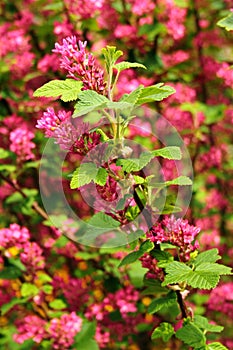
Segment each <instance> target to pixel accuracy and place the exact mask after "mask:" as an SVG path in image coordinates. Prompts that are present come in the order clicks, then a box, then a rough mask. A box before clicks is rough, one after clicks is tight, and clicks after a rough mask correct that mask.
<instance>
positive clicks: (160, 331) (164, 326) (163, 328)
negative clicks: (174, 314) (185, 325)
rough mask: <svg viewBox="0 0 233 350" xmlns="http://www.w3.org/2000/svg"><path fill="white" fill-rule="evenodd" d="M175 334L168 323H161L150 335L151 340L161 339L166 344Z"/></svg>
mask: <svg viewBox="0 0 233 350" xmlns="http://www.w3.org/2000/svg"><path fill="white" fill-rule="evenodd" d="M173 334H175V331H174V329H173V327H172V325H171V324H170V323H167V322H162V323H160V325H159V326H158V327H156V328H155V330H154V331H153V333H152V335H151V339H157V338H162V339H163V341H164V342H168V341H169V339H171V337H172V336H173Z"/></svg>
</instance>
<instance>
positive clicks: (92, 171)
mask: <svg viewBox="0 0 233 350" xmlns="http://www.w3.org/2000/svg"><path fill="white" fill-rule="evenodd" d="M97 173H98V168H97V166H96V164H95V163H82V164H81V165H80V166H79V167H78V168H77V169H76V170H75V171H74V172H73V174H72V179H71V182H70V188H71V189H72V190H73V189H75V188H79V187H81V186H84V185H87V184H89V183H90V182H91V181H94V180H95V178H96V176H97Z"/></svg>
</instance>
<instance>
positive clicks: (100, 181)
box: [94, 167, 108, 186]
mask: <svg viewBox="0 0 233 350" xmlns="http://www.w3.org/2000/svg"><path fill="white" fill-rule="evenodd" d="M107 178H108V172H107V170H106V169H105V168H102V167H101V168H99V169H98V172H97V174H96V177H95V179H94V182H95V183H96V184H97V185H100V186H104V185H106V182H107Z"/></svg>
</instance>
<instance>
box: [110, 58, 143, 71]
mask: <svg viewBox="0 0 233 350" xmlns="http://www.w3.org/2000/svg"><path fill="white" fill-rule="evenodd" d="M113 68H115V69H117V70H118V71H119V72H122V71H123V70H125V69H129V68H143V69H146V67H145V66H144V65H143V64H141V63H137V62H127V61H122V62H119V63H116V64H114V66H113Z"/></svg>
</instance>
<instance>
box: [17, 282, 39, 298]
mask: <svg viewBox="0 0 233 350" xmlns="http://www.w3.org/2000/svg"><path fill="white" fill-rule="evenodd" d="M20 292H21V295H22V297H33V296H35V295H37V294H38V293H39V289H38V288H37V286H35V285H34V284H32V283H23V284H22V287H21V290H20Z"/></svg>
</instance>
